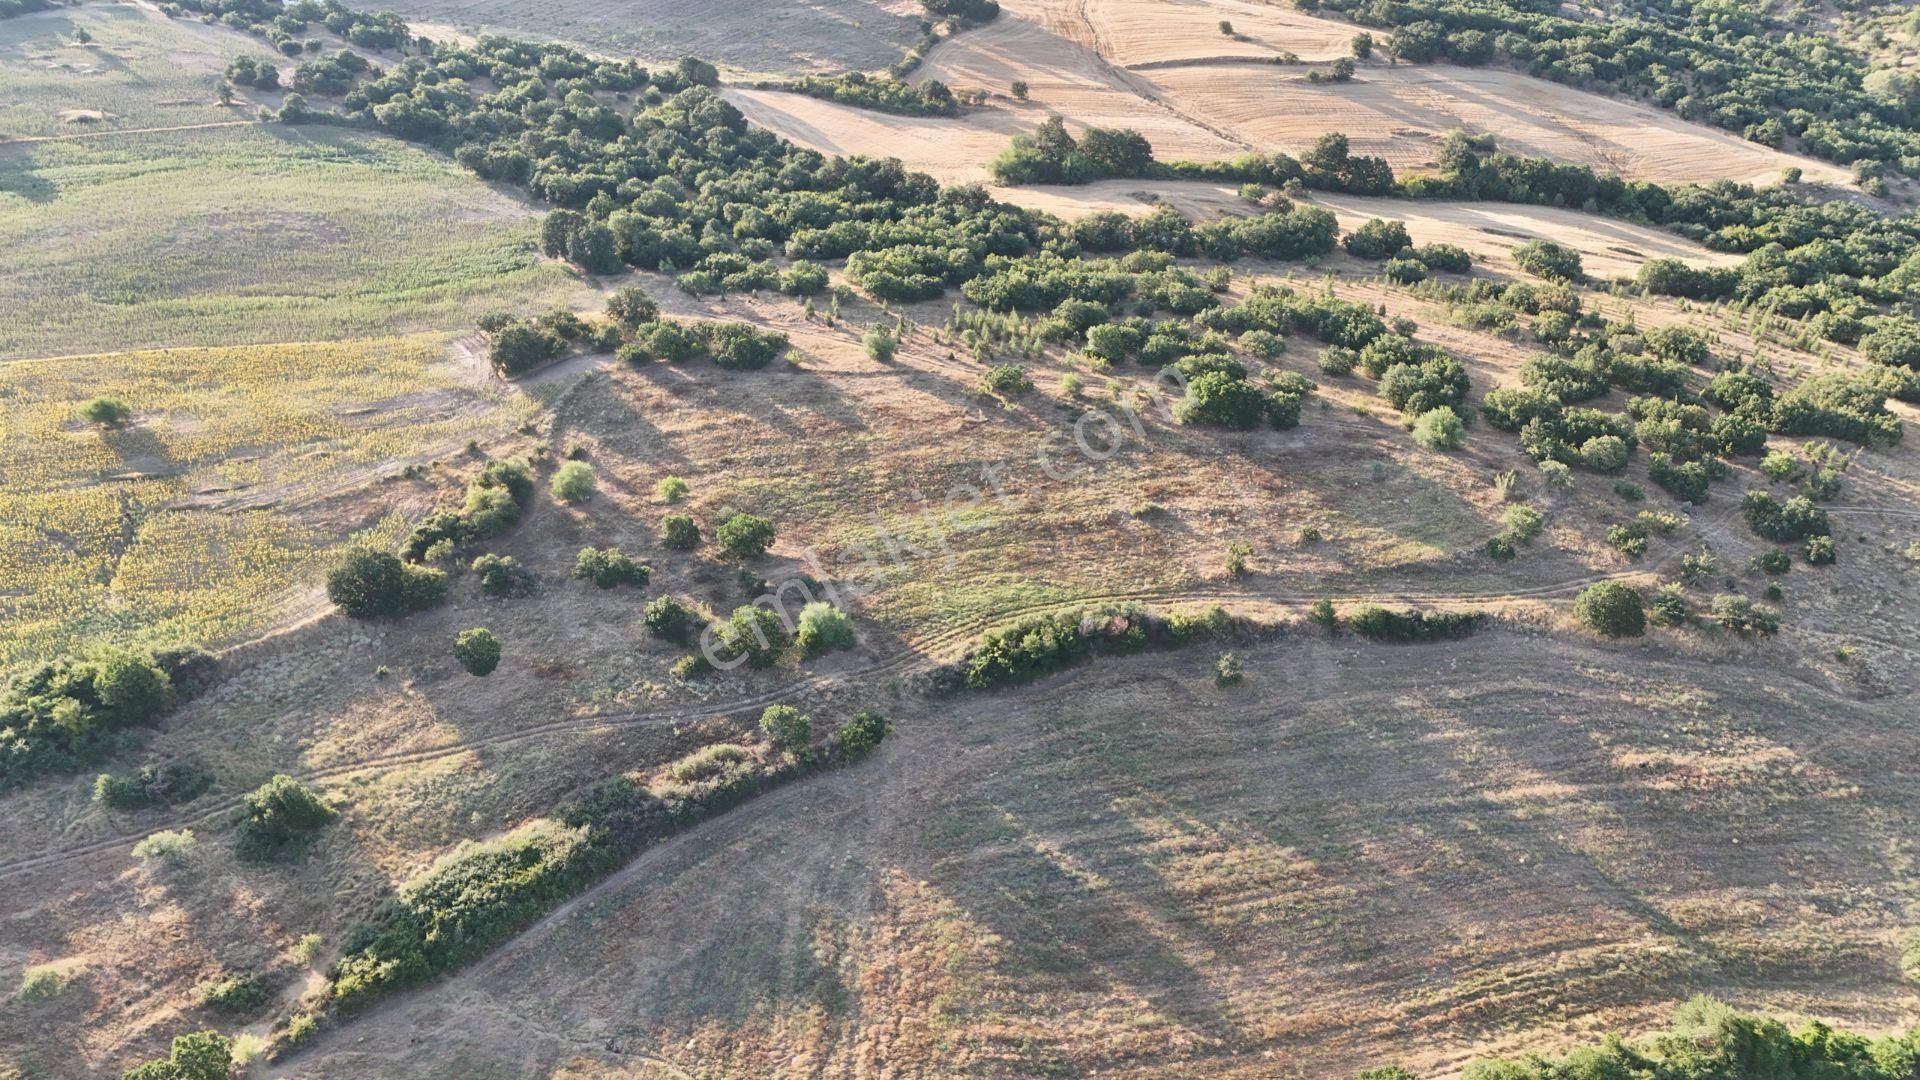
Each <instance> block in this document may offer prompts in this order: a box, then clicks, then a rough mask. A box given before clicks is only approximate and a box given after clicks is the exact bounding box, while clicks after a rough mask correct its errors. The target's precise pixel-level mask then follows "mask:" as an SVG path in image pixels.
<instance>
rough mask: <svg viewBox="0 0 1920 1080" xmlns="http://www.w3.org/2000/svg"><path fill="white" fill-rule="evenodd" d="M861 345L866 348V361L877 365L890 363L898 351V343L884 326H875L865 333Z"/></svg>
mask: <svg viewBox="0 0 1920 1080" xmlns="http://www.w3.org/2000/svg"><path fill="white" fill-rule="evenodd" d="M861 344H862V345H863V346H865V347H866V350H867V359H869V360H872V361H873V362H875V363H877V364H886V363H891V362H892V360H893V355H894V353H895V352H896V351H897V350H898V349H899V343H898V342H896V341H894V339H893V332H892V331H890V330H888V329H887V328H886V327H884V326H876V327H874V328H873V329H871V330H869V331H867V335H866V337H864V338H862V339H861Z"/></svg>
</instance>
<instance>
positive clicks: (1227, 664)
mask: <svg viewBox="0 0 1920 1080" xmlns="http://www.w3.org/2000/svg"><path fill="white" fill-rule="evenodd" d="M1246 677H1247V673H1246V669H1245V668H1244V667H1242V666H1241V664H1240V658H1239V657H1237V656H1235V655H1233V654H1232V653H1230V652H1223V653H1221V654H1220V655H1219V656H1218V657H1216V658H1215V659H1214V661H1213V682H1214V685H1215V686H1238V685H1240V683H1241V682H1243V681H1244V680H1245V679H1246Z"/></svg>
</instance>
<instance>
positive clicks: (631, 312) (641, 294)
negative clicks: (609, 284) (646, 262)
mask: <svg viewBox="0 0 1920 1080" xmlns="http://www.w3.org/2000/svg"><path fill="white" fill-rule="evenodd" d="M607 316H608V317H609V318H611V319H612V320H613V321H614V322H617V323H619V324H620V325H622V326H625V327H627V328H629V329H632V328H633V327H637V326H639V325H640V324H641V323H650V322H652V321H654V320H655V319H658V318H659V317H660V305H658V304H656V303H654V302H653V299H652V298H651V297H649V296H648V295H647V294H646V292H645V291H643V290H641V289H639V288H636V287H634V286H631V285H629V286H627V287H626V288H623V289H615V290H614V292H613V295H611V296H609V297H607Z"/></svg>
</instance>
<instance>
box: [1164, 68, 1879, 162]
mask: <svg viewBox="0 0 1920 1080" xmlns="http://www.w3.org/2000/svg"><path fill="white" fill-rule="evenodd" d="M1143 77H1145V78H1147V79H1149V80H1150V81H1151V86H1152V89H1151V91H1150V92H1151V93H1152V94H1153V95H1154V96H1155V97H1156V98H1159V99H1160V100H1162V101H1164V102H1166V103H1167V104H1169V105H1171V106H1173V107H1175V108H1178V109H1180V110H1182V111H1184V112H1191V113H1195V114H1198V115H1204V116H1206V117H1208V118H1209V120H1210V121H1211V122H1213V123H1215V124H1217V125H1219V126H1220V127H1222V128H1223V129H1225V130H1228V131H1231V132H1232V133H1233V134H1234V135H1236V136H1238V137H1240V138H1243V139H1246V140H1248V141H1249V142H1251V143H1253V144H1254V145H1256V146H1258V147H1260V148H1261V149H1263V150H1284V151H1288V152H1296V153H1297V152H1299V151H1301V150H1304V149H1306V148H1307V147H1308V146H1310V145H1312V143H1313V141H1314V140H1315V139H1317V138H1319V137H1320V135H1321V134H1322V133H1324V132H1328V131H1339V132H1344V133H1346V135H1347V137H1348V139H1349V140H1351V142H1352V144H1353V149H1354V152H1355V153H1364V154H1378V155H1381V156H1384V157H1385V158H1386V159H1387V160H1388V161H1389V162H1391V163H1392V164H1393V166H1394V168H1396V169H1421V168H1427V167H1430V166H1432V165H1433V163H1434V156H1435V154H1436V153H1437V152H1438V150H1439V147H1440V142H1441V140H1442V139H1443V138H1445V137H1446V134H1447V133H1448V132H1450V131H1454V130H1456V129H1465V130H1467V131H1473V132H1487V133H1490V134H1492V135H1493V136H1495V137H1496V138H1497V139H1498V140H1499V145H1500V149H1502V150H1505V151H1507V152H1509V153H1514V154H1522V155H1526V156H1530V157H1545V158H1551V159H1553V160H1555V161H1562V162H1571V163H1575V164H1581V165H1590V166H1592V167H1594V168H1595V169H1598V170H1601V171H1603V172H1612V173H1618V174H1619V175H1621V176H1624V177H1626V178H1628V179H1630V180H1656V181H1663V182H1669V183H1671V182H1687V181H1696V182H1701V181H1707V180H1719V179H1726V180H1741V181H1747V182H1750V183H1771V182H1773V181H1775V180H1777V179H1779V177H1780V173H1781V172H1782V171H1783V170H1784V169H1786V168H1788V167H1790V166H1792V167H1797V168H1799V169H1801V170H1802V171H1803V172H1804V174H1805V176H1806V178H1807V179H1809V180H1814V181H1824V182H1829V183H1844V182H1846V181H1847V179H1848V175H1847V173H1846V171H1845V170H1843V169H1841V168H1839V167H1838V166H1835V165H1832V164H1829V163H1826V162H1821V161H1816V160H1814V159H1811V158H1805V157H1799V156H1795V155H1791V154H1785V153H1782V152H1780V151H1778V150H1771V149H1768V148H1767V147H1764V146H1760V145H1758V144H1756V143H1751V142H1747V141H1746V140H1744V139H1741V138H1739V137H1737V136H1735V135H1732V134H1729V133H1727V132H1724V131H1718V130H1715V129H1712V128H1707V127H1702V126H1700V125H1698V124H1689V123H1687V122H1686V121H1684V120H1681V119H1679V118H1678V117H1676V116H1674V115H1673V114H1671V113H1668V112H1663V111H1661V110H1658V109H1654V108H1652V107H1649V106H1646V105H1639V104H1635V103H1632V102H1626V101H1618V100H1615V99H1612V98H1607V97H1603V96H1600V95H1596V94H1585V93H1582V92H1580V91H1578V90H1574V89H1572V88H1570V87H1566V86H1562V85H1560V84H1559V83H1554V82H1548V81H1546V80H1543V79H1534V78H1529V77H1527V76H1525V75H1517V74H1514V73H1512V72H1507V71H1498V70H1494V69H1490V68H1463V67H1450V66H1447V65H1440V64H1435V65H1420V66H1414V65H1399V66H1394V67H1388V66H1385V65H1382V64H1378V63H1374V64H1368V65H1366V66H1364V67H1362V68H1361V70H1360V74H1359V75H1358V76H1356V77H1355V78H1354V80H1353V81H1352V82H1350V83H1344V84H1320V85H1315V84H1313V83H1309V82H1307V81H1306V79H1305V78H1304V77H1302V76H1301V75H1300V74H1299V72H1297V71H1289V70H1287V69H1285V68H1279V67H1274V66H1272V65H1266V64H1246V65H1240V66H1231V67H1223V66H1218V65H1194V66H1188V67H1169V68H1163V69H1156V70H1154V71H1151V72H1145V73H1143Z"/></svg>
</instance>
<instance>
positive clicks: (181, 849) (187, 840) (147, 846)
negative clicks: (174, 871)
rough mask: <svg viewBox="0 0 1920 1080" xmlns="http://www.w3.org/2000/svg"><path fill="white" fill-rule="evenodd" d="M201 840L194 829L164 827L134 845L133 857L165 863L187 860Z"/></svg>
mask: <svg viewBox="0 0 1920 1080" xmlns="http://www.w3.org/2000/svg"><path fill="white" fill-rule="evenodd" d="M199 842H200V841H199V839H198V838H196V837H195V836H194V835H193V830H192V829H178V830H175V829H162V830H161V831H159V832H157V833H154V834H153V835H151V836H148V837H147V838H146V839H144V840H142V841H140V842H139V843H137V844H135V845H133V857H134V858H136V859H153V860H155V861H157V862H163V863H178V862H185V861H186V859H187V856H189V855H191V854H193V849H194V846H195V845H196V844H198V843H199Z"/></svg>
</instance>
